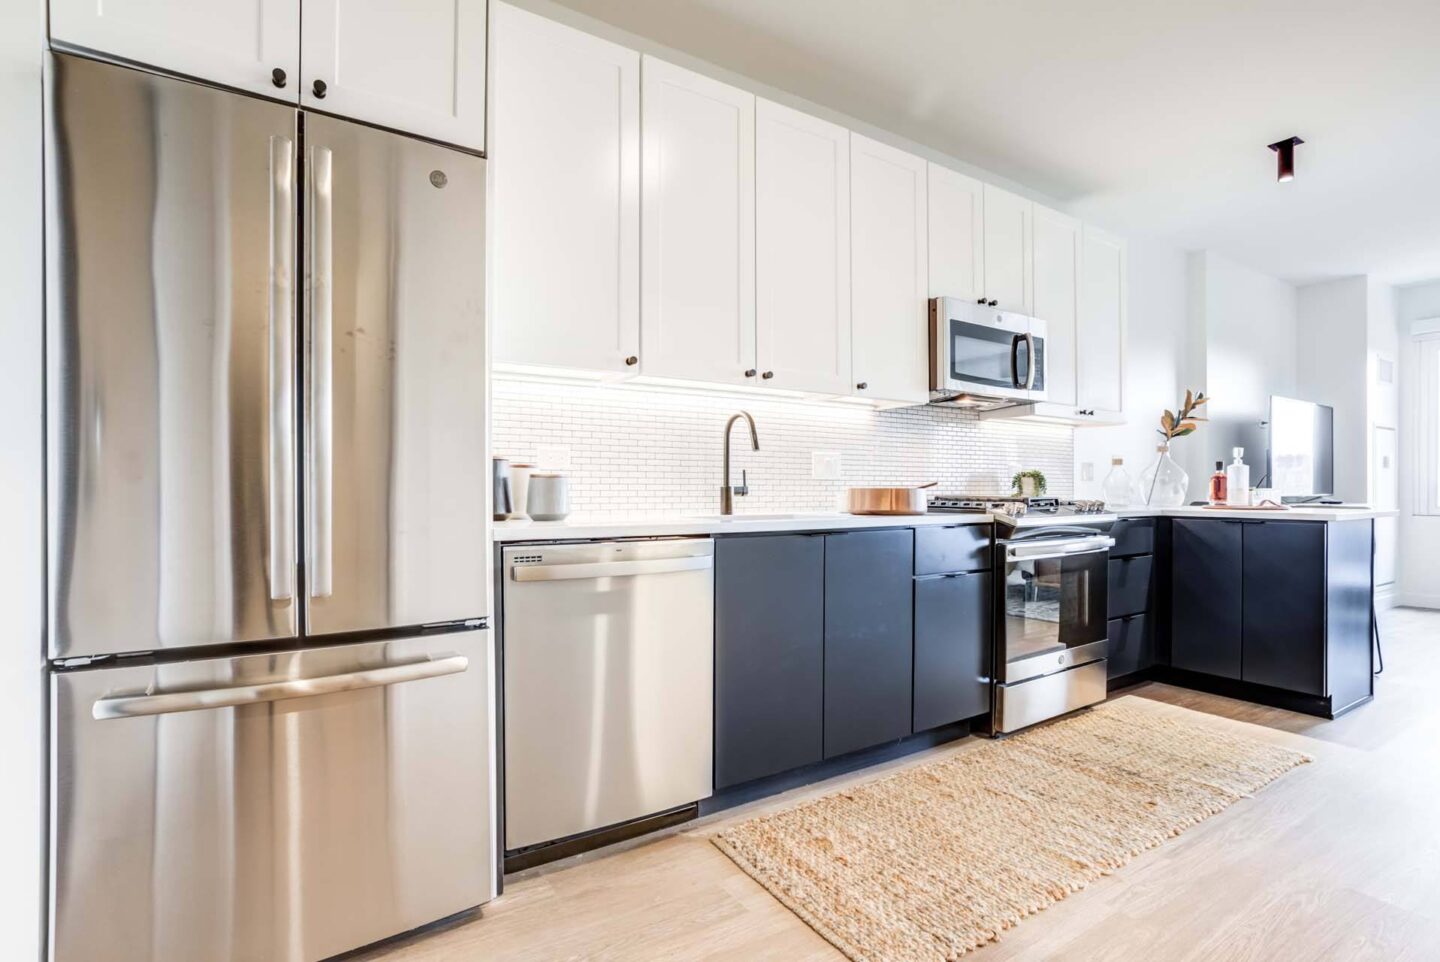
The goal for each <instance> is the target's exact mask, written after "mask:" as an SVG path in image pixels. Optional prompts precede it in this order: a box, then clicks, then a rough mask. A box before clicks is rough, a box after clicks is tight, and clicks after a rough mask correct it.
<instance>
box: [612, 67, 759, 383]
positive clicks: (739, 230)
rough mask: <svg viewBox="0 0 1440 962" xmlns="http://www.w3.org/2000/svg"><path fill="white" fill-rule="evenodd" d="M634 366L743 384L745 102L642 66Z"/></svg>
mask: <svg viewBox="0 0 1440 962" xmlns="http://www.w3.org/2000/svg"><path fill="white" fill-rule="evenodd" d="M642 81H643V97H642V100H641V102H642V104H643V108H642V109H643V113H642V138H641V140H642V146H641V155H642V157H643V175H642V184H643V189H642V193H641V224H642V230H641V234H640V238H641V241H640V243H641V255H640V278H641V287H640V370H641V373H643V374H645V375H646V376H655V377H663V378H683V379H686V380H695V381H709V382H712V383H717V384H751V383H755V382H757V381H758V380H759V378H758V377H757V375H756V374H755V373H750V372H755V371H756V359H755V97H754V95H753V94H750V93H747V92H745V91H743V90H740V89H738V88H736V87H731V86H730V85H728V84H723V83H720V82H719V81H717V80H711V79H710V78H708V77H702V76H701V75H699V74H697V73H693V72H691V71H689V70H684V69H682V68H680V67H676V66H674V65H673V64H668V63H665V62H664V61H662V60H656V59H655V58H653V57H648V56H647V57H645V58H644V59H643V62H642Z"/></svg>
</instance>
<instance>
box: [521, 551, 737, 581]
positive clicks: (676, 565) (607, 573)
mask: <svg viewBox="0 0 1440 962" xmlns="http://www.w3.org/2000/svg"><path fill="white" fill-rule="evenodd" d="M714 566H715V558H714V556H712V555H708V554H707V555H698V556H692V557H688V558H642V559H638V560H634V561H594V562H588V563H584V564H573V565H516V566H515V567H513V568H511V569H510V577H511V578H512V579H514V580H515V581H578V580H581V579H585V578H618V577H625V576H628V575H658V574H667V573H669V572H672V571H704V570H706V569H707V568H712V567H714Z"/></svg>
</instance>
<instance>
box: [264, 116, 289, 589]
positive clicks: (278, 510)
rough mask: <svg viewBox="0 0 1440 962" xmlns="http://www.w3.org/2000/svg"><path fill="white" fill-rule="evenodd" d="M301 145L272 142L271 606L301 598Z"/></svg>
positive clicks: (280, 140)
mask: <svg viewBox="0 0 1440 962" xmlns="http://www.w3.org/2000/svg"><path fill="white" fill-rule="evenodd" d="M294 150H295V144H294V142H293V141H292V140H291V139H290V138H289V137H279V136H273V137H271V138H270V531H269V540H270V553H269V560H270V600H271V601H289V600H290V598H291V596H292V595H293V594H294V593H295V464H294V457H295V454H294V452H295V430H294V425H295V412H294V401H293V399H292V398H293V395H292V394H291V390H292V386H293V385H294V383H295V313H294V312H295V308H294V287H293V281H292V270H293V268H292V265H293V264H294V263H295V197H294V193H293V188H292V186H291V185H292V183H293V181H294V170H295V158H294Z"/></svg>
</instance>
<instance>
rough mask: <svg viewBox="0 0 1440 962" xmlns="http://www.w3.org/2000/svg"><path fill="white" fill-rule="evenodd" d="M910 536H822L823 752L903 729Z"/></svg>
mask: <svg viewBox="0 0 1440 962" xmlns="http://www.w3.org/2000/svg"><path fill="white" fill-rule="evenodd" d="M914 551H915V533H914V531H913V530H911V529H909V528H905V529H895V530H882V531H848V532H845V533H843V534H830V535H826V537H825V689H824V690H825V757H826V758H834V757H836V756H837V755H844V754H846V753H847V752H853V751H858V750H860V749H862V748H869V747H871V746H872V745H878V744H881V743H882V742H887V741H891V740H893V739H896V738H903V737H904V736H906V735H908V734H910V723H911V704H910V703H911V670H912V645H913V609H912V600H913V599H912V580H913V579H912V575H913V573H914V570H915V568H914V557H915V553H914Z"/></svg>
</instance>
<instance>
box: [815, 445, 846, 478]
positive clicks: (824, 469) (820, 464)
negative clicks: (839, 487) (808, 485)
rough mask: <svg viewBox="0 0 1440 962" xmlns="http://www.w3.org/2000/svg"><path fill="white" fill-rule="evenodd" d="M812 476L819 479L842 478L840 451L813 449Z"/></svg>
mask: <svg viewBox="0 0 1440 962" xmlns="http://www.w3.org/2000/svg"><path fill="white" fill-rule="evenodd" d="M810 477H812V478H814V479H815V480H817V481H838V480H840V452H839V451H811V452H810Z"/></svg>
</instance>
